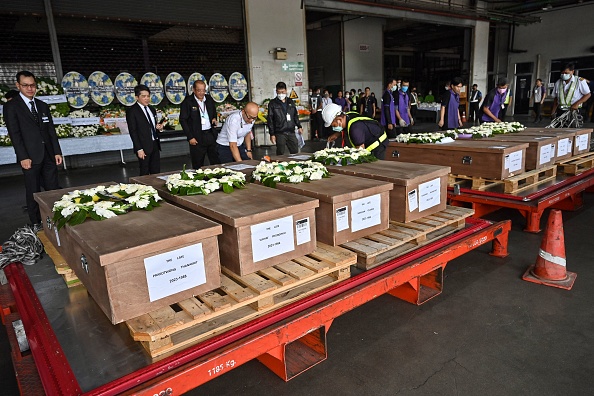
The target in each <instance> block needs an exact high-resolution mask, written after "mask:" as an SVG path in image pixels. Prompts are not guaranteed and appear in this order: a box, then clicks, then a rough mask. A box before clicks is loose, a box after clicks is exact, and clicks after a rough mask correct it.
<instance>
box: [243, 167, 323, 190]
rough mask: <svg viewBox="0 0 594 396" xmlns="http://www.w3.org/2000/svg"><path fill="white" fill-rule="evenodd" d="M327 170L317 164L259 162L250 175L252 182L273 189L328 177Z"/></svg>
mask: <svg viewBox="0 0 594 396" xmlns="http://www.w3.org/2000/svg"><path fill="white" fill-rule="evenodd" d="M329 176H330V175H329V173H328V169H326V167H325V166H324V165H322V164H320V163H318V162H313V161H289V162H271V163H268V162H264V161H262V162H260V164H259V165H258V166H257V167H256V170H254V172H253V173H252V180H254V181H258V182H260V183H262V184H264V185H265V186H267V187H275V186H276V183H301V182H309V181H310V180H320V179H322V178H324V177H329Z"/></svg>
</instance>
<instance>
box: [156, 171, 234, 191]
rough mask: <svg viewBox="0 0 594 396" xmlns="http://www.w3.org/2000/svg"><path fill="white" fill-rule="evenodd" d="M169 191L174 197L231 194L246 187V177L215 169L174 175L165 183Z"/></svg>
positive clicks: (182, 172)
mask: <svg viewBox="0 0 594 396" xmlns="http://www.w3.org/2000/svg"><path fill="white" fill-rule="evenodd" d="M165 186H166V187H167V190H168V191H169V192H170V193H172V194H174V195H208V194H210V193H212V192H214V191H218V190H223V192H225V193H227V194H230V193H232V192H233V190H234V189H235V188H244V187H245V175H244V174H243V173H241V172H237V171H234V170H231V169H225V168H214V169H208V168H207V169H198V170H189V171H186V166H185V165H184V167H183V170H182V171H181V172H180V173H174V174H172V175H169V176H168V177H167V180H166V181H165Z"/></svg>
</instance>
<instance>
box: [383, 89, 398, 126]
mask: <svg viewBox="0 0 594 396" xmlns="http://www.w3.org/2000/svg"><path fill="white" fill-rule="evenodd" d="M386 92H388V93H389V94H390V103H389V106H390V118H391V120H386V115H385V114H384V106H386V103H384V98H383V97H382V114H381V119H380V122H381V124H382V125H384V126H386V125H388V124H396V109H395V108H394V97H393V96H392V92H391V91H390V90H386ZM384 96H386V95H385V94H384Z"/></svg>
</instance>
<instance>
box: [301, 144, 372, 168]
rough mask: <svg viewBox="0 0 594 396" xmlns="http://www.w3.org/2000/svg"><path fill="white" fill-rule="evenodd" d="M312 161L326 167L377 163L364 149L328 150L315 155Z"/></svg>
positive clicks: (344, 148)
mask: <svg viewBox="0 0 594 396" xmlns="http://www.w3.org/2000/svg"><path fill="white" fill-rule="evenodd" d="M311 159H312V161H315V162H320V163H322V164H324V165H342V166H347V165H354V164H362V163H365V162H374V161H377V158H375V156H374V155H373V154H371V153H370V152H369V151H367V150H365V149H363V148H350V147H343V148H327V149H324V150H319V151H316V152H315V153H313V155H312V157H311Z"/></svg>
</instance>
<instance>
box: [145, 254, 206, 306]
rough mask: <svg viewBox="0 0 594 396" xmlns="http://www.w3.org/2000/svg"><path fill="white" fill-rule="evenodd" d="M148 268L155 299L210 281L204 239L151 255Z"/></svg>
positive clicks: (150, 288) (149, 290) (151, 294)
mask: <svg viewBox="0 0 594 396" xmlns="http://www.w3.org/2000/svg"><path fill="white" fill-rule="evenodd" d="M144 269H145V271H146V283H147V285H148V292H149V298H150V300H151V302H153V301H156V300H159V299H161V298H163V297H167V296H171V295H173V294H176V293H179V292H182V291H184V290H188V289H191V288H193V287H197V286H200V285H202V284H204V283H206V270H205V268H204V252H203V251H202V244H201V243H197V244H195V245H190V246H186V247H183V248H181V249H176V250H172V251H170V252H167V253H162V254H158V255H156V256H152V257H147V258H145V259H144Z"/></svg>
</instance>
